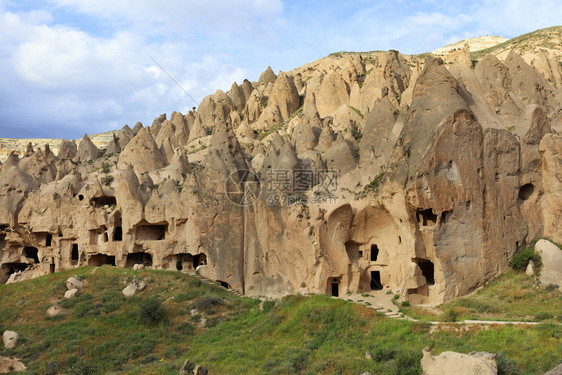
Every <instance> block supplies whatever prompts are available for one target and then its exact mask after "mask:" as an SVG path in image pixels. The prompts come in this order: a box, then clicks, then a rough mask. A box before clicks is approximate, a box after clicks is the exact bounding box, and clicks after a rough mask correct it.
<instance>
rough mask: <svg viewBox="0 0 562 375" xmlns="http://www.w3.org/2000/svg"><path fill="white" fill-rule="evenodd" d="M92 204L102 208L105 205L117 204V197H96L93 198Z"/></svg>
mask: <svg viewBox="0 0 562 375" xmlns="http://www.w3.org/2000/svg"><path fill="white" fill-rule="evenodd" d="M90 203H91V205H92V206H94V207H97V208H101V207H104V206H109V207H111V206H114V205H117V200H116V199H115V197H110V196H107V195H104V196H101V197H96V198H92V200H91V201H90Z"/></svg>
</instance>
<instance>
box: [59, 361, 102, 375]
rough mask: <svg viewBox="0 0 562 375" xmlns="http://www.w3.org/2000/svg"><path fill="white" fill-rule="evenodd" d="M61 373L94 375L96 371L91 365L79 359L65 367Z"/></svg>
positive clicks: (66, 374)
mask: <svg viewBox="0 0 562 375" xmlns="http://www.w3.org/2000/svg"><path fill="white" fill-rule="evenodd" d="M62 373H63V374H64V375H94V374H96V373H97V370H96V368H95V367H94V365H93V364H91V363H89V362H86V361H84V360H82V359H79V360H77V361H76V362H74V363H73V364H72V365H70V366H68V367H66V368H65V369H64V371H63V372H62Z"/></svg>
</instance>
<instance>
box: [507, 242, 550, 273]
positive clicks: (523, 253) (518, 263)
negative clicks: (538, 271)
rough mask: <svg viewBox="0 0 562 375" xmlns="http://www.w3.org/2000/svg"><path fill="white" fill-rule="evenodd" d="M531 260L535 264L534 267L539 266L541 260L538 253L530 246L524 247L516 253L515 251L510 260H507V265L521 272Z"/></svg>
mask: <svg viewBox="0 0 562 375" xmlns="http://www.w3.org/2000/svg"><path fill="white" fill-rule="evenodd" d="M531 260H532V261H533V263H534V264H535V267H536V268H540V267H541V265H542V261H541V257H540V256H539V254H537V253H535V250H534V249H533V248H531V247H524V248H522V249H521V250H519V251H518V252H517V253H515V255H514V256H513V259H512V260H511V262H509V265H510V267H511V268H513V269H514V270H515V271H519V272H522V271H525V269H526V268H527V265H528V264H529V262H530V261H531Z"/></svg>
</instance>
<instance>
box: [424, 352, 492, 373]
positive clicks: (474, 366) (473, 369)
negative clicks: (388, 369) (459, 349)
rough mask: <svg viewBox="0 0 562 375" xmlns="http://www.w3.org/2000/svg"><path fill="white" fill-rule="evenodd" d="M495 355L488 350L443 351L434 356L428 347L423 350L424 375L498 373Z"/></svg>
mask: <svg viewBox="0 0 562 375" xmlns="http://www.w3.org/2000/svg"><path fill="white" fill-rule="evenodd" d="M495 357H496V356H495V355H494V354H490V353H486V352H472V353H469V354H462V353H456V352H443V353H441V354H439V355H436V356H433V355H432V354H431V352H430V351H429V349H427V348H426V349H424V350H423V358H422V359H421V367H422V369H423V373H424V375H445V374H455V375H497V373H498V368H497V365H496V359H495Z"/></svg>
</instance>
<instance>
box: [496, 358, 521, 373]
mask: <svg viewBox="0 0 562 375" xmlns="http://www.w3.org/2000/svg"><path fill="white" fill-rule="evenodd" d="M496 364H497V366H498V375H518V374H520V373H521V371H519V368H518V367H517V365H516V364H515V362H513V360H512V359H511V358H509V357H508V356H506V355H505V354H503V353H498V354H497V355H496Z"/></svg>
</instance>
